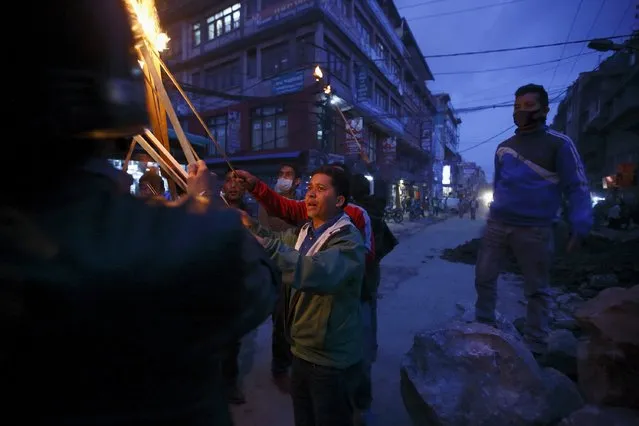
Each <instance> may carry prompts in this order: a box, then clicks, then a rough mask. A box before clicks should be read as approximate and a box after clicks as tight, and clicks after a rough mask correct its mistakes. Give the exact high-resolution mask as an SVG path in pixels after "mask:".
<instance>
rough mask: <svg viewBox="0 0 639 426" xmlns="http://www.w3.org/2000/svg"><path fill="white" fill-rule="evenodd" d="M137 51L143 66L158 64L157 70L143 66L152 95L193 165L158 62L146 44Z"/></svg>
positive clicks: (189, 150)
mask: <svg viewBox="0 0 639 426" xmlns="http://www.w3.org/2000/svg"><path fill="white" fill-rule="evenodd" d="M138 50H139V52H140V54H141V55H142V57H143V58H144V63H145V65H146V64H154V63H157V64H158V65H157V69H156V67H155V65H153V66H145V68H146V69H148V71H149V75H150V77H151V80H152V81H153V85H154V89H155V91H154V93H155V94H156V96H157V98H158V99H159V101H160V102H159V103H160V104H161V105H162V106H163V107H164V110H165V112H166V115H168V117H169V120H170V121H171V124H172V125H173V128H174V129H175V134H176V135H177V138H178V141H179V142H180V146H181V147H182V151H184V156H185V157H186V160H187V161H188V163H189V164H193V163H195V162H196V161H197V160H196V158H195V155H194V153H193V147H192V146H191V143H190V142H189V140H188V139H187V138H186V135H185V134H184V130H183V129H182V125H181V124H180V120H178V118H177V114H176V113H175V110H174V109H173V105H172V104H171V99H170V98H169V94H168V93H167V92H166V88H165V87H164V84H163V83H162V77H161V76H160V73H159V67H160V65H159V62H158V61H157V60H155V61H154V59H153V57H152V55H151V54H149V48H148V45H147V44H146V42H145V43H143V44H142V45H141V46H139V47H138ZM154 133H155V132H154ZM167 133H168V131H167Z"/></svg>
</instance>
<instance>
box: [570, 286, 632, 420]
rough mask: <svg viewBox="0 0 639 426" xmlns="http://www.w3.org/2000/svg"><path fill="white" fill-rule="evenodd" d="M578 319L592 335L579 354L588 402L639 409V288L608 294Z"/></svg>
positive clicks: (581, 380)
mask: <svg viewBox="0 0 639 426" xmlns="http://www.w3.org/2000/svg"><path fill="white" fill-rule="evenodd" d="M575 316H576V318H577V320H578V321H579V324H580V325H581V327H582V329H583V330H584V331H585V332H586V333H587V335H588V338H587V339H585V340H582V341H581V342H580V344H579V348H578V352H577V368H578V374H579V387H580V388H581V391H582V392H583V394H584V396H585V397H586V399H587V400H588V401H589V402H592V403H593V404H596V405H612V406H621V407H629V408H633V409H639V368H638V366H639V361H638V360H639V286H634V287H632V288H629V289H623V288H619V287H615V288H609V289H607V290H604V291H602V292H601V293H599V295H598V296H597V297H595V298H594V299H591V300H589V301H588V302H586V303H585V304H584V305H583V306H582V307H581V308H580V309H578V310H577V312H576V314H575Z"/></svg>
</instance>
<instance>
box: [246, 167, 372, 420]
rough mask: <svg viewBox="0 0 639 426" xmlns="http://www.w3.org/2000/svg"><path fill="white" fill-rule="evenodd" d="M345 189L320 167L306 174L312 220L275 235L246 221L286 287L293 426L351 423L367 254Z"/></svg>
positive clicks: (337, 171) (341, 179)
mask: <svg viewBox="0 0 639 426" xmlns="http://www.w3.org/2000/svg"><path fill="white" fill-rule="evenodd" d="M349 184H350V182H349V178H348V175H347V174H346V173H345V172H344V170H342V169H341V168H338V167H333V166H324V167H321V168H319V169H318V170H316V171H315V172H313V174H312V178H311V182H310V184H309V187H308V191H307V193H306V197H305V200H304V201H305V203H306V208H307V210H308V216H309V218H310V221H309V222H308V223H306V224H305V225H304V226H302V228H301V229H299V230H288V231H285V232H283V233H274V232H269V231H266V230H265V229H264V228H261V227H260V226H259V225H257V224H255V223H253V224H252V230H253V232H254V233H255V234H256V237H257V239H258V241H260V242H261V243H262V245H263V246H264V247H265V249H266V251H267V252H268V253H270V254H271V256H272V258H273V259H274V260H275V262H276V264H277V265H278V266H279V267H280V269H281V270H282V280H283V282H284V283H285V285H286V297H285V324H286V332H287V334H288V336H290V339H291V352H292V354H293V364H292V374H291V396H292V398H293V412H294V416H295V425H296V426H303V425H310V424H312V425H315V426H352V424H353V418H354V405H353V401H352V395H353V392H354V389H355V387H356V386H357V384H358V381H359V378H360V374H361V373H360V368H361V367H360V363H361V360H362V346H363V342H362V335H363V329H362V322H361V317H360V303H361V302H360V300H361V291H362V280H363V277H364V269H365V257H366V251H367V249H366V246H365V244H364V240H363V238H362V235H361V233H360V232H359V231H358V230H357V228H355V226H354V225H353V224H352V223H351V221H350V219H349V217H348V216H347V215H346V214H344V206H345V205H346V204H347V200H348V198H349V186H350V185H349ZM245 219H246V220H248V218H246V217H245ZM247 224H248V223H247Z"/></svg>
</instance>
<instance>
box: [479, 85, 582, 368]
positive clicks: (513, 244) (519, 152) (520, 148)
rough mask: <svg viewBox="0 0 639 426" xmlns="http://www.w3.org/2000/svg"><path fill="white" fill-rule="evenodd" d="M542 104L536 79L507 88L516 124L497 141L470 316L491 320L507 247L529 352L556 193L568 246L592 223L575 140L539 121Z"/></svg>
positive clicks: (544, 314)
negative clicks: (523, 301)
mask: <svg viewBox="0 0 639 426" xmlns="http://www.w3.org/2000/svg"><path fill="white" fill-rule="evenodd" d="M548 110H549V109H548V93H547V92H546V90H545V89H544V88H543V87H542V86H539V85H536V84H528V85H526V86H522V87H520V88H519V89H517V91H516V92H515V110H514V113H513V119H514V121H515V124H516V125H517V130H516V132H515V134H514V135H513V136H512V137H510V138H508V139H507V140H506V141H504V142H502V143H501V144H500V145H499V146H498V147H497V152H496V154H495V178H494V190H493V197H494V201H493V203H492V204H491V206H490V214H489V217H488V221H487V225H486V228H485V231H484V235H483V237H482V243H481V248H480V251H479V255H478V258H477V265H476V268H475V287H476V290H477V302H476V305H475V308H476V316H477V320H478V321H481V322H486V323H489V324H490V323H494V321H495V305H496V302H497V286H496V282H497V277H498V275H499V272H500V271H499V268H500V265H501V262H502V260H503V259H504V257H506V252H507V249H508V248H510V249H512V251H513V253H514V255H515V257H516V259H517V262H518V263H519V266H520V268H521V270H522V272H523V276H524V292H525V295H526V298H527V299H528V306H527V316H526V325H525V329H524V338H525V339H526V342H527V343H528V345H529V347H530V349H531V350H532V352H533V354H535V355H536V356H542V355H543V354H544V353H545V350H546V337H547V333H548V301H549V295H548V285H549V270H550V263H551V257H552V249H553V247H554V242H553V224H554V223H555V222H556V221H557V220H558V217H557V212H558V211H559V209H560V207H561V205H562V201H563V199H564V198H565V199H566V201H567V206H568V207H567V209H568V210H567V211H568V215H567V218H568V222H569V224H570V227H571V238H570V241H569V243H568V247H567V250H568V251H572V250H573V249H575V248H577V246H578V245H579V241H580V239H581V238H583V237H585V236H586V235H588V233H589V231H590V228H591V226H592V205H591V201H590V190H589V187H588V181H587V179H586V175H585V173H584V167H583V164H582V162H581V159H580V157H579V154H578V152H577V148H576V147H575V144H574V143H573V142H572V140H570V138H569V137H568V136H566V135H563V134H561V133H558V132H556V131H554V130H551V129H550V128H548V126H546V115H547V114H548Z"/></svg>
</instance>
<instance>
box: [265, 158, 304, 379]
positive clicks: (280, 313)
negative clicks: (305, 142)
mask: <svg viewBox="0 0 639 426" xmlns="http://www.w3.org/2000/svg"><path fill="white" fill-rule="evenodd" d="M299 184H300V175H299V172H298V169H297V167H295V166H294V165H293V164H288V163H287V164H282V165H281V166H280V170H279V172H278V173H277V183H276V184H275V188H274V189H275V191H276V192H277V193H278V194H280V195H282V196H284V197H286V198H289V199H291V200H293V199H295V194H296V191H297V187H298V186H299ZM258 219H259V223H260V226H262V227H263V228H265V229H267V230H269V231H275V232H285V231H286V230H288V229H295V228H296V226H294V225H290V224H289V223H288V222H285V221H283V220H282V219H280V218H279V217H276V216H269V214H268V213H267V212H266V209H265V208H264V207H263V206H262V205H260V208H259V210H258ZM283 302H284V299H283V298H282V297H281V298H280V300H279V302H278V303H277V305H276V306H275V310H274V311H273V336H272V340H271V354H272V358H271V373H272V374H273V380H274V381H275V384H276V385H277V387H278V388H279V389H280V390H282V391H284V392H288V391H289V389H290V383H289V377H288V369H289V367H290V366H291V360H292V358H291V345H290V344H289V342H288V341H287V339H286V334H285V332H284V303H283Z"/></svg>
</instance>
